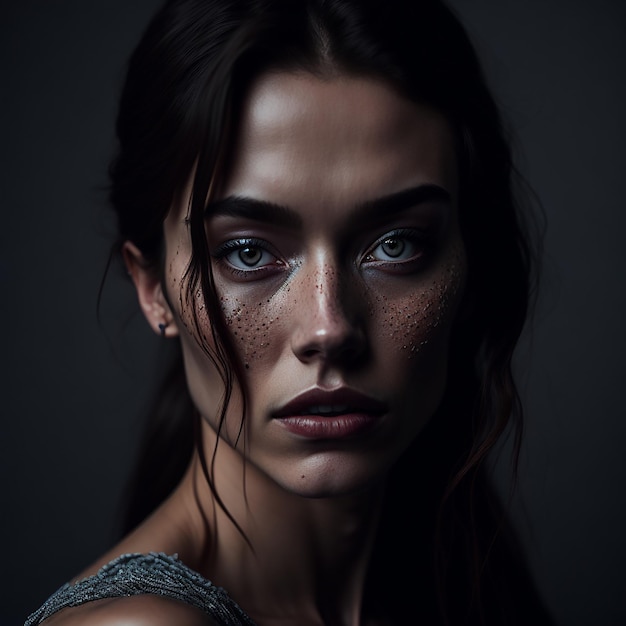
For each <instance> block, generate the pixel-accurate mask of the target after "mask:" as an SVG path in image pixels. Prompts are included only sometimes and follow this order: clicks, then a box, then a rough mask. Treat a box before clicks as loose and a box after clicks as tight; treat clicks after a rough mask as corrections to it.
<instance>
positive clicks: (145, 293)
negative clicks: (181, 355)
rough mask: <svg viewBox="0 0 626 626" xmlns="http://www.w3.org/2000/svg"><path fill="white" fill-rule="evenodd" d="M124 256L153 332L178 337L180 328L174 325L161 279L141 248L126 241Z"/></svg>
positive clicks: (140, 304)
mask: <svg viewBox="0 0 626 626" xmlns="http://www.w3.org/2000/svg"><path fill="white" fill-rule="evenodd" d="M122 256H123V257H124V263H125V264H126V269H127V270H128V273H129V274H130V277H131V278H132V280H133V283H134V284H135V289H136V290H137V298H138V299H139V306H141V310H142V311H143V314H144V316H145V318H146V319H147V320H148V324H150V326H151V328H152V330H154V332H155V333H157V334H158V335H161V336H163V337H176V336H177V335H178V328H177V327H176V324H175V323H174V315H173V314H172V310H171V309H170V306H169V304H168V303H167V300H166V299H165V295H164V293H163V285H162V284H161V278H160V276H159V274H158V272H156V271H155V270H154V267H152V266H150V265H149V264H148V263H147V262H146V260H145V258H144V256H143V254H142V253H141V251H140V250H139V248H137V246H136V245H135V244H134V243H132V242H130V241H125V242H124V244H123V246H122Z"/></svg>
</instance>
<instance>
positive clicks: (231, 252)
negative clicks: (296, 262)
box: [214, 239, 282, 272]
mask: <svg viewBox="0 0 626 626" xmlns="http://www.w3.org/2000/svg"><path fill="white" fill-rule="evenodd" d="M214 256H215V257H216V258H217V259H218V260H219V261H225V262H226V263H228V265H229V266H230V267H231V268H232V269H234V270H237V271H239V272H254V271H258V270H261V269H264V268H267V267H270V266H277V265H282V262H281V261H280V260H279V259H278V258H277V257H276V255H274V254H272V253H271V252H270V251H269V250H268V249H267V244H264V242H262V241H258V240H254V239H233V240H231V241H226V242H225V243H223V244H222V245H221V246H220V247H219V248H218V250H217V251H216V252H215V254H214Z"/></svg>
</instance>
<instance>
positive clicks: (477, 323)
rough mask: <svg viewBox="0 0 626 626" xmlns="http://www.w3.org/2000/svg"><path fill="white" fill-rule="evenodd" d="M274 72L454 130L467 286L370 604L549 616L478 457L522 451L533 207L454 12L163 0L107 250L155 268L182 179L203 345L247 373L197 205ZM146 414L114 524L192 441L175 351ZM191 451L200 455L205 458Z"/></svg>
mask: <svg viewBox="0 0 626 626" xmlns="http://www.w3.org/2000/svg"><path fill="white" fill-rule="evenodd" d="M269 70H298V71H307V72H311V73H313V74H314V75H318V76H321V77H326V76H332V75H335V74H339V73H345V74H348V75H355V76H366V77H373V78H378V79H381V80H382V81H385V82H386V83H388V84H389V85H391V86H392V88H393V89H395V90H397V92H399V93H400V94H402V95H403V96H405V97H407V98H409V99H411V100H413V101H415V102H418V103H422V104H426V105H429V106H431V107H433V108H435V109H436V110H437V111H439V112H440V113H441V114H443V116H444V117H445V118H446V120H447V121H448V123H449V125H450V127H451V128H452V129H453V131H454V134H455V140H456V146H457V155H458V169H459V173H460V191H459V210H460V222H461V231H462V236H463V240H464V242H465V245H466V250H467V259H468V279H467V288H466V294H465V298H464V302H463V304H462V315H461V317H460V319H459V320H458V321H457V323H456V326H455V328H454V330H453V336H452V341H451V356H450V368H449V373H448V381H447V387H446V392H445V396H444V400H443V402H442V404H441V406H440V407H439V409H438V411H437V413H436V415H435V416H434V417H433V418H432V419H431V421H430V423H429V425H428V426H427V427H426V430H425V431H423V432H422V433H421V434H420V436H419V437H418V438H417V440H416V441H415V442H414V443H413V444H412V446H411V447H410V448H409V450H408V451H407V452H406V453H405V454H404V455H403V457H402V458H401V460H400V462H399V463H398V464H397V466H396V467H395V468H394V469H393V471H392V473H391V476H390V479H389V487H388V491H387V496H386V497H387V502H386V505H385V508H384V513H383V519H382V521H381V524H380V529H379V532H378V538H377V542H376V547H375V553H374V558H373V563H372V566H371V567H370V579H369V585H370V587H371V589H372V590H376V593H375V597H377V598H379V601H380V603H381V604H382V605H384V606H385V607H390V608H389V610H390V611H391V612H392V613H395V614H396V616H397V618H398V620H399V621H400V622H403V619H402V618H403V617H405V616H406V615H407V614H410V615H412V616H415V620H414V623H422V622H421V621H420V618H423V619H424V620H425V621H424V623H441V624H450V625H453V624H498V625H502V624H527V623H531V622H532V623H533V624H537V623H544V622H542V621H541V620H542V619H545V620H546V622H545V623H548V622H547V618H543V617H542V616H543V610H542V608H541V603H540V600H539V599H538V595H537V593H536V592H535V590H534V589H533V586H532V582H531V578H530V576H529V574H528V572H527V571H526V567H525V564H524V561H523V558H522V555H521V551H520V549H519V547H518V545H517V543H516V540H515V536H514V533H513V531H512V528H511V526H510V524H509V522H508V519H507V514H506V511H505V508H504V507H503V506H502V504H501V503H500V501H499V499H498V497H497V496H496V494H495V492H494V490H493V488H492V487H491V483H490V481H489V477H488V471H487V465H486V463H485V461H486V459H487V457H488V454H489V452H490V450H492V448H493V447H494V445H495V444H496V442H497V441H499V440H500V437H501V436H502V435H503V434H505V433H507V432H508V431H509V430H510V429H512V432H513V433H514V439H515V446H514V447H515V455H517V453H518V451H519V441H520V437H521V430H522V409H521V405H520V401H519V396H518V392H517V388H516V385H515V381H514V378H513V374H512V368H511V359H512V356H513V352H514V350H515V347H516V344H517V341H518V339H519V337H520V334H521V332H522V329H523V327H524V324H525V322H526V320H527V316H528V314H529V311H530V308H531V306H530V305H531V301H532V293H533V287H534V284H535V277H536V269H537V263H538V251H539V245H538V241H537V240H534V239H533V237H532V236H531V233H530V230H531V229H530V228H529V226H528V225H529V224H532V223H533V222H532V220H533V217H532V214H531V211H532V204H531V202H529V201H528V200H527V199H525V198H523V197H520V195H519V193H517V194H516V193H515V191H516V190H518V188H517V185H518V182H519V179H518V176H517V174H516V171H515V168H514V165H513V162H512V157H511V150H510V146H509V143H508V140H507V134H506V132H505V129H504V127H503V124H502V122H501V118H500V114H499V112H498V110H497V107H496V105H495V102H494V99H493V97H492V96H491V94H490V91H489V89H488V86H487V83H486V80H485V78H484V76H483V73H482V70H481V67H480V64H479V61H478V59H477V56H476V53H475V51H474V48H473V46H472V44H471V42H470V41H469V39H468V36H467V34H466V33H465V31H464V29H463V27H462V26H461V24H460V23H459V21H458V19H457V18H456V17H455V15H454V14H453V13H452V12H451V10H450V9H449V8H447V7H446V6H445V5H444V4H443V3H442V2H440V1H438V0H415V1H414V2H406V0H385V2H381V1H380V0H301V1H300V0H299V1H298V2H294V1H293V0H214V1H212V2H207V1H206V0H173V1H169V2H166V3H165V4H164V6H163V7H162V8H161V10H160V11H159V12H158V13H157V14H156V16H155V17H154V18H153V20H152V21H151V22H150V24H149V26H148V28H147V30H146V31H145V33H144V35H143V37H142V39H141V41H140V43H139V45H138V46H137V48H136V50H135V52H134V54H133V55H132V58H131V60H130V63H129V66H128V72H127V77H126V81H125V83H124V87H123V92H122V96H121V102H120V108H119V114H118V119H117V127H116V130H117V137H118V152H117V155H116V157H115V159H114V161H113V162H112V164H111V168H110V179H111V187H110V201H111V204H112V206H113V208H114V210H115V212H116V215H117V218H118V226H119V239H118V243H117V244H116V249H117V250H119V249H120V248H121V244H122V243H123V242H124V241H131V242H133V243H134V244H135V245H136V246H137V247H138V248H139V250H141V252H142V254H143V256H144V258H145V259H146V260H147V261H148V262H149V263H150V264H151V265H152V267H153V268H154V271H155V272H163V268H162V253H163V221H164V219H165V217H166V216H167V214H168V211H169V209H170V207H171V206H172V203H173V202H174V201H175V200H176V198H177V197H179V196H180V195H181V194H182V193H183V190H184V189H185V187H186V185H187V184H188V178H189V174H190V172H195V174H194V176H193V180H192V188H193V193H192V200H191V202H190V206H189V212H188V220H189V227H190V231H191V239H192V245H193V252H192V258H191V261H190V264H189V267H188V270H187V273H186V297H187V298H193V297H194V294H196V293H197V292H198V290H200V292H201V294H202V298H203V301H204V306H205V307H206V310H207V311H208V312H209V315H210V318H211V320H212V330H211V332H212V333H213V337H212V341H211V342H207V345H206V346H205V348H206V350H207V352H209V353H210V356H211V358H212V359H213V361H214V363H215V364H216V366H217V368H218V370H219V372H220V374H221V376H222V379H223V381H224V383H225V385H226V387H227V389H232V386H233V384H234V381H238V382H239V383H242V376H241V371H242V366H241V364H240V363H239V362H238V360H237V358H236V355H235V351H234V349H233V346H232V344H231V341H230V339H229V336H228V333H227V332H226V325H225V323H224V320H223V316H222V314H221V311H220V307H219V299H218V297H217V295H216V293H215V287H214V282H213V276H212V272H211V263H210V262H209V256H208V250H207V243H206V236H205V231H204V211H205V207H206V203H207V201H208V200H210V199H211V198H212V197H214V196H215V195H216V194H217V193H219V186H220V182H221V181H222V180H223V177H224V175H225V172H226V171H227V169H228V165H229V162H230V159H231V156H232V155H231V154H230V153H229V147H230V146H231V145H232V142H230V141H229V139H230V138H232V136H233V133H234V132H235V130H236V128H237V124H238V119H239V114H240V109H241V106H242V101H243V99H244V97H245V94H246V93H247V91H248V90H249V88H250V85H251V83H252V82H253V80H254V79H255V77H258V76H259V75H260V74H261V73H263V72H266V71H269ZM209 343H210V344H211V346H214V347H210V346H209ZM227 396H228V394H227ZM227 402H228V397H227V398H226V400H225V403H224V406H223V407H222V418H223V416H224V413H225V406H226V404H227ZM148 417H149V419H148V432H147V433H146V437H145V439H144V440H143V445H142V448H141V451H140V452H141V454H140V458H139V460H138V464H137V469H136V471H135V474H134V476H133V479H132V481H131V484H130V486H129V492H128V502H129V508H128V511H127V516H126V521H125V526H126V528H125V530H129V529H130V528H132V527H133V526H134V525H136V524H137V523H139V522H140V521H141V519H143V518H144V517H145V516H146V515H147V514H148V513H149V512H150V511H151V510H153V509H154V508H155V507H156V506H157V505H158V504H159V502H160V501H161V500H163V499H164V498H165V497H166V496H167V495H168V493H169V492H170V491H171V490H172V489H173V488H174V487H175V486H176V484H177V482H178V481H179V480H180V478H181V476H182V474H183V472H184V471H185V468H186V466H187V464H188V462H189V459H190V456H191V453H192V450H193V447H194V446H196V447H198V446H201V443H200V441H199V438H198V437H195V438H194V422H196V421H197V420H198V419H199V417H198V416H197V415H196V411H195V409H194V407H193V403H192V401H191V399H190V397H189V393H188V391H187V388H186V383H185V375H184V371H183V364H182V358H181V354H180V351H179V350H175V353H174V354H173V355H172V363H171V367H170V369H169V371H168V373H167V375H166V376H165V379H164V382H163V384H162V385H160V387H159V395H158V396H157V397H156V398H155V401H154V404H153V410H152V411H151V414H150V415H149V416H148ZM200 451H201V453H202V456H203V458H205V459H206V458H208V462H209V463H210V458H211V451H210V450H208V451H207V450H200ZM174 452H175V453H174ZM163 459H169V460H170V461H169V465H167V464H164V462H163ZM148 477H150V480H148ZM207 478H208V476H207ZM416 589H417V590H420V593H419V596H420V598H424V599H425V600H424V601H423V602H422V601H421V600H420V602H419V604H418V603H416V601H415V596H416ZM422 590H423V593H422ZM407 611H409V613H407Z"/></svg>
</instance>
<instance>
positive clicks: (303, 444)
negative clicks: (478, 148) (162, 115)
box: [85, 73, 466, 624]
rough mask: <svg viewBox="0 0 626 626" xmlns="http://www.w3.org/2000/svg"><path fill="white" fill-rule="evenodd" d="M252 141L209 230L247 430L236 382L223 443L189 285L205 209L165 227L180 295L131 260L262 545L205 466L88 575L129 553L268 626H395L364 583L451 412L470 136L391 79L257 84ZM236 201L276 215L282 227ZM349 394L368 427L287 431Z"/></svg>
mask: <svg viewBox="0 0 626 626" xmlns="http://www.w3.org/2000/svg"><path fill="white" fill-rule="evenodd" d="M234 140H235V150H234V154H235V158H234V161H233V163H232V167H231V168H230V172H229V175H228V177H227V179H226V180H225V181H224V184H223V185H222V187H221V191H220V194H219V196H218V197H217V198H216V202H215V204H214V205H213V206H211V207H209V211H208V215H207V220H206V230H207V237H208V244H209V249H210V252H211V255H212V257H213V259H212V263H213V273H214V277H215V283H216V287H217V292H218V295H219V297H220V301H221V304H222V311H223V315H224V316H225V319H226V322H227V325H228V328H229V329H230V331H231V333H232V336H233V337H234V339H235V343H236V346H237V351H238V355H239V357H240V359H241V361H242V363H243V364H244V365H245V374H246V384H247V387H248V391H249V397H248V399H249V402H248V411H247V413H246V415H245V421H244V428H243V431H242V433H241V436H239V433H240V425H241V409H242V403H241V390H239V389H237V388H236V389H235V390H234V396H233V401H232V402H231V404H230V405H229V408H228V412H227V416H226V422H225V424H224V426H223V427H222V429H221V431H220V437H221V438H220V440H219V445H218V446H217V448H215V444H216V442H217V441H218V435H217V430H218V416H219V411H218V409H219V401H220V398H221V397H222V394H223V386H222V383H221V379H220V377H219V375H218V374H217V372H216V370H215V368H214V366H213V364H212V363H211V360H210V359H209V358H208V356H207V354H206V351H205V349H204V348H203V346H202V342H203V337H210V332H209V331H210V324H211V321H210V320H209V319H208V318H207V316H206V314H205V311H204V308H203V305H202V297H201V294H196V295H195V296H194V297H192V298H191V299H190V298H188V297H187V296H186V291H185V281H184V278H183V276H184V273H185V269H186V267H187V263H188V260H189V257H190V252H191V248H190V246H191V244H190V238H189V226H188V224H187V222H186V218H187V213H186V207H187V206H188V198H183V201H182V202H181V203H180V206H174V207H173V208H172V211H171V213H170V215H169V216H168V218H167V220H166V222H165V225H164V234H165V244H166V263H165V279H164V283H163V284H161V282H160V281H159V279H158V277H156V276H155V275H154V273H153V272H151V271H149V270H148V269H147V268H146V267H145V264H144V263H143V260H142V258H141V254H140V252H139V251H138V250H137V249H136V248H135V247H134V246H133V245H132V244H131V243H128V244H127V245H126V247H125V256H126V261H127V264H128V267H129V270H130V272H131V274H132V276H133V279H134V281H135V284H136V287H137V292H138V296H139V301H140V304H141V306H142V309H143V311H144V313H145V315H146V318H147V319H148V321H149V323H150V324H151V326H152V327H153V328H154V330H155V331H156V332H160V331H159V327H158V326H159V324H163V323H167V324H168V326H167V329H166V336H168V337H175V336H179V338H180V341H181V343H182V348H183V355H184V360H185V368H186V373H187V379H188V384H189V389H190V391H191V394H192V397H193V399H194V402H195V404H196V406H197V408H198V409H199V411H200V413H201V415H202V418H203V429H204V430H203V436H204V440H205V446H206V450H208V451H213V450H214V449H215V450H216V452H215V457H214V458H215V464H214V466H213V469H212V475H211V478H212V480H213V482H214V484H215V486H216V488H217V491H218V493H220V495H221V497H222V498H223V500H224V502H225V504H226V506H227V507H228V510H229V511H230V512H231V514H232V515H233V516H234V518H235V519H236V520H237V522H238V523H239V525H240V526H241V528H242V529H243V531H244V532H245V535H246V537H247V538H248V540H249V541H250V543H251V544H252V545H253V546H254V552H253V551H252V550H251V549H250V545H249V544H248V543H247V542H246V541H245V540H244V538H243V536H242V535H241V534H240V533H239V532H238V531H237V530H236V529H235V527H234V526H233V524H232V523H231V521H230V520H228V519H227V517H226V516H225V514H224V512H223V511H222V509H220V508H219V507H217V506H215V503H214V500H213V497H212V495H211V492H210V491H209V489H208V487H207V485H206V481H205V479H204V476H203V475H202V472H201V468H200V464H199V462H198V459H197V458H194V459H193V460H192V463H191V465H190V468H189V471H188V473H187V476H186V477H185V479H184V480H183V482H182V484H181V485H180V487H179V488H178V489H177V490H176V491H175V492H174V494H173V495H172V497H171V498H170V499H169V500H168V501H166V502H165V503H164V505H163V506H162V507H161V508H160V509H159V510H157V512H156V513H155V514H154V515H153V516H152V517H151V518H149V519H148V521H147V522H146V523H144V524H143V525H142V526H141V527H140V528H139V529H138V530H137V531H135V533H133V534H132V535H131V536H130V537H129V538H127V539H126V540H125V541H124V542H123V543H122V544H121V545H119V546H116V547H115V548H114V549H113V550H112V551H111V552H109V553H108V554H107V555H104V556H103V558H102V559H101V560H99V561H98V563H96V564H94V566H93V567H92V568H91V569H90V570H88V571H87V572H85V573H91V572H92V571H93V570H94V569H95V568H96V567H97V566H98V565H99V564H101V563H104V562H106V561H108V560H110V559H111V558H114V557H115V556H117V555H119V554H120V553H122V552H132V551H140V552H145V551H148V550H156V551H165V552H169V553H171V552H177V553H179V554H180V556H181V558H182V559H183V560H184V561H185V562H186V563H187V564H188V565H190V566H191V567H193V568H195V569H197V570H198V571H200V572H201V573H203V574H204V575H206V576H208V577H209V578H210V579H211V580H213V581H214V582H216V583H217V584H219V585H221V586H223V587H225V588H226V589H228V591H229V593H230V594H231V596H233V597H234V598H235V600H236V601H237V602H239V604H240V605H241V606H242V607H243V608H244V609H245V610H246V611H247V612H249V613H250V614H251V616H252V617H253V618H254V619H255V620H256V621H257V623H259V624H273V623H281V624H290V623H294V624H320V623H337V624H365V623H367V624H373V623H377V622H376V621H375V620H373V618H372V617H371V616H370V615H368V614H367V611H366V610H365V609H364V608H363V607H364V599H363V583H364V578H365V573H366V570H367V561H368V558H369V554H370V551H371V547H372V541H373V537H374V533H375V529H376V522H377V519H378V512H379V509H380V502H381V497H382V493H383V489H384V480H385V476H386V474H387V471H388V469H389V468H390V467H391V466H392V465H393V463H394V462H395V461H396V460H397V459H398V457H399V456H400V454H401V453H402V452H403V450H404V449H405V448H406V447H407V446H408V444H409V443H410V442H411V441H412V440H413V439H414V438H415V437H416V436H418V435H419V433H420V431H421V430H422V428H423V427H424V425H425V424H426V423H427V422H428V420H429V419H430V418H431V416H432V414H433V412H434V411H435V409H436V408H437V406H438V405H439V403H440V401H441V397H442V394H443V391H444V387H445V380H446V370H447V357H448V343H449V337H450V332H451V329H452V326H453V323H454V319H455V317H456V315H457V313H458V309H459V306H460V303H461V299H462V294H463V287H464V281H465V272H466V260H465V252H464V246H463V242H462V239H461V235H460V231H459V225H458V216H457V213H458V207H457V171H456V155H455V152H454V140H453V137H452V135H451V132H450V130H449V128H448V126H447V124H446V122H445V120H444V119H443V118H442V117H441V116H440V115H439V114H438V113H436V112H435V111H433V110H431V109H429V108H427V107H425V106H419V105H416V104H415V103H412V102H409V101H408V100H406V99H404V98H402V97H401V96H400V95H398V94H397V93H396V92H394V91H393V90H392V89H391V88H389V86H387V85H385V84H384V83H381V82H378V81H375V80H373V79H366V78H356V77H346V76H334V77H333V78H329V79H327V80H323V79H320V78H318V77H314V76H312V75H309V74H288V73H276V74H268V75H264V76H262V77H260V78H259V79H258V80H257V82H256V83H255V84H254V85H253V87H252V89H251V91H250V93H249V97H248V99H247V101H246V103H245V106H244V109H243V116H242V120H241V124H240V128H239V133H238V135H237V137H235V138H234ZM407 190H413V191H411V192H410V193H409V196H410V197H409V199H408V200H407V197H408V196H407V194H406V193H404V192H407ZM416 190H417V191H416ZM399 197H400V199H399V200H398V198H399ZM233 198H246V199H247V200H248V201H250V200H251V201H253V203H256V204H254V207H258V206H259V202H266V203H271V205H272V206H271V207H270V209H271V221H269V222H267V221H264V220H263V219H261V217H260V216H261V214H262V213H263V210H264V208H267V206H265V207H264V208H263V207H261V209H259V211H258V212H257V213H255V212H254V211H252V212H248V213H249V214H246V216H242V215H241V214H239V213H240V211H239V210H234V209H233V207H235V203H233V200H232V199H233ZM390 198H392V199H393V201H391V200H390ZM249 204H250V202H248V205H249ZM241 205H242V203H241V202H239V203H238V204H236V206H237V207H241ZM275 205H280V207H282V210H281V211H278V212H277V211H276V209H275ZM254 207H253V208H254ZM226 209H228V210H226ZM163 289H165V290H166V293H167V298H166V297H165V295H164V292H163ZM168 302H170V303H172V306H171V307H170V306H168V304H167V303H168ZM196 315H197V320H198V325H197V326H196V324H195V319H196V317H195V316H196ZM209 347H210V346H209ZM342 388H349V389H351V390H354V391H357V392H359V393H360V394H364V395H366V396H367V397H368V398H370V401H371V402H372V403H374V404H375V405H376V406H377V407H383V409H381V410H380V411H378V412H377V414H376V416H375V419H370V420H369V421H368V422H367V427H366V428H364V430H362V431H361V430H359V431H358V432H356V433H351V434H349V436H342V437H335V436H330V437H317V436H316V437H310V436H306V437H303V436H301V435H300V434H294V432H292V431H290V429H289V428H286V427H285V424H284V423H283V422H281V421H280V420H278V419H276V416H277V411H278V412H280V411H281V409H282V408H283V407H284V406H285V405H286V404H287V403H289V402H290V401H292V400H293V399H294V398H296V397H297V396H299V395H300V394H302V393H303V392H306V391H309V390H312V389H318V390H322V391H328V390H336V389H342ZM370 417H371V416H370ZM346 419H347V421H348V422H349V419H351V418H346ZM341 420H342V417H341V416H340V417H339V418H336V419H335V421H338V423H339V425H338V426H337V428H338V429H341V428H342V425H341V424H342V422H341ZM326 423H330V422H326ZM333 428H334V427H333ZM330 432H334V430H333V429H332V428H331V429H330ZM209 454H211V452H209ZM112 610H113V609H112ZM364 610H365V612H363V611H364Z"/></svg>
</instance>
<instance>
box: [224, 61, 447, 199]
mask: <svg viewBox="0 0 626 626" xmlns="http://www.w3.org/2000/svg"><path fill="white" fill-rule="evenodd" d="M424 183H435V184H439V185H441V186H444V187H445V188H447V189H448V191H450V193H451V195H452V196H453V197H455V191H456V155H455V151H454V141H453V137H452V134H451V131H450V129H449V127H448V124H447V123H446V121H445V119H444V118H443V116H441V115H440V114H439V113H438V112H436V111H435V110H433V109H431V108H429V107H427V106H425V105H420V104H416V103H414V102H412V101H409V100H408V99H406V98H403V97H402V96H400V95H399V94H398V93H397V92H396V91H395V90H393V89H392V88H391V87H390V86H388V85H387V84H386V83H384V82H382V81H379V80H375V79H371V78H360V77H349V76H336V77H333V78H332V79H327V80H326V79H320V78H318V77H315V76H313V75H311V74H308V73H275V74H267V75H264V76H262V77H260V78H259V79H258V80H257V81H256V83H254V84H253V86H252V88H251V90H250V92H249V94H248V97H247V99H246V101H245V102H244V106H243V110H242V117H241V121H240V126H239V131H238V135H237V137H236V144H235V150H234V158H233V162H232V168H231V173H230V175H229V177H228V179H227V181H226V185H225V188H224V189H223V192H224V195H246V196H251V197H255V198H260V199H264V200H269V201H274V202H281V203H282V204H286V205H288V206H292V207H294V208H303V209H306V208H309V207H311V206H315V208H316V209H318V210H319V207H320V206H321V205H324V206H327V207H330V208H332V209H338V208H341V207H342V206H345V205H347V204H354V203H358V202H362V201H368V200H372V199H375V198H376V197H379V196H382V195H386V194H391V193H394V192H397V191H400V190H402V189H405V188H409V187H414V186H417V185H420V184H424Z"/></svg>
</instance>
